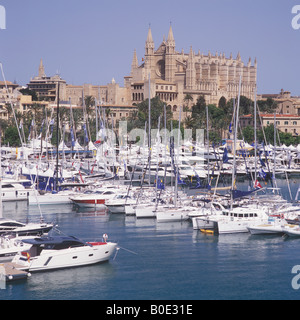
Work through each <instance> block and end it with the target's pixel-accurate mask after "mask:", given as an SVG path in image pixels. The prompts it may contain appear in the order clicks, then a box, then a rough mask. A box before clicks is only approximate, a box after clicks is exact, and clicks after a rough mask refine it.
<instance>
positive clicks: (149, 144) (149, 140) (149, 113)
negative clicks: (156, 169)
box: [148, 72, 151, 186]
mask: <svg viewBox="0 0 300 320" xmlns="http://www.w3.org/2000/svg"><path fill="white" fill-rule="evenodd" d="M150 86H151V74H150V72H149V99H148V147H149V159H148V160H149V179H148V182H149V186H150V184H151V100H150V99H151V96H150V95H151V88H150Z"/></svg>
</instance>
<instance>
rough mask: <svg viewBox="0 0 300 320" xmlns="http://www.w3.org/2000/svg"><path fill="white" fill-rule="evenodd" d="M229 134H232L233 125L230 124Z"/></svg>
mask: <svg viewBox="0 0 300 320" xmlns="http://www.w3.org/2000/svg"><path fill="white" fill-rule="evenodd" d="M229 132H230V133H232V123H231V122H230V124H229Z"/></svg>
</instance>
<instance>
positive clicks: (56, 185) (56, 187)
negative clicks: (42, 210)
mask: <svg viewBox="0 0 300 320" xmlns="http://www.w3.org/2000/svg"><path fill="white" fill-rule="evenodd" d="M56 126H57V127H56V184H55V190H56V191H58V144H59V140H58V129H59V82H57V108H56Z"/></svg>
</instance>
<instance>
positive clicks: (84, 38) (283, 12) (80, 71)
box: [0, 0, 300, 96]
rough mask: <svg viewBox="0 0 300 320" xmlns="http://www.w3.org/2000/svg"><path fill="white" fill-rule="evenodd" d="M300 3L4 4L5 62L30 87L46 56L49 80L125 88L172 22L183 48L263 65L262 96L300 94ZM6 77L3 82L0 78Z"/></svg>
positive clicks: (10, 75) (1, 57)
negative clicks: (298, 20) (149, 44)
mask: <svg viewBox="0 0 300 320" xmlns="http://www.w3.org/2000/svg"><path fill="white" fill-rule="evenodd" d="M297 4H299V5H300V0H276V1H274V0H251V1H250V0H248V1H244V0H185V1H177V0H173V1H171V0H159V1H158V0H151V1H144V0H139V1H137V0H126V1H124V0H114V1H101V0H86V1H78V0H60V1H58V0H51V1H44V0H27V1H24V0H0V5H3V6H4V7H5V9H6V21H7V23H6V30H0V43H1V45H0V61H1V62H2V64H3V67H4V72H5V76H6V79H7V80H10V81H14V80H16V81H17V82H18V83H19V84H22V85H26V84H27V83H28V82H29V80H30V78H31V77H33V76H35V75H37V72H38V66H39V61H40V59H41V58H42V59H43V61H44V65H45V71H46V74H47V75H49V76H50V75H54V74H55V73H56V72H57V71H58V72H59V73H60V75H61V77H62V78H64V79H65V80H66V81H67V83H69V84H77V85H80V84H83V83H92V84H101V85H105V84H107V83H109V82H110V81H111V80H112V78H113V77H114V78H115V80H116V81H117V82H118V83H119V84H120V85H121V86H123V83H124V82H123V77H124V76H127V75H129V74H130V66H131V61H132V57H133V51H134V49H136V51H137V55H138V59H139V62H141V59H142V57H143V55H144V47H145V41H146V37H147V32H148V27H149V23H150V24H151V29H152V35H153V40H154V42H155V47H156V48H158V46H159V45H160V43H161V42H162V40H163V36H164V35H165V36H167V34H168V30H169V26H170V22H172V28H173V33H174V37H175V41H176V50H177V51H181V50H182V49H184V51H185V52H189V48H190V46H192V47H193V49H194V50H195V51H196V52H198V50H200V51H201V52H203V53H204V54H207V53H208V52H209V51H210V52H211V53H212V54H214V53H215V52H216V51H218V52H219V53H220V52H222V53H223V52H224V53H225V55H226V57H229V56H230V53H232V54H233V56H234V57H236V55H237V53H238V52H240V54H241V57H242V60H243V61H244V62H245V63H247V62H248V59H249V57H251V58H252V61H254V59H255V57H256V58H257V61H258V92H259V93H277V92H279V91H280V90H281V88H283V89H284V90H289V91H291V92H292V95H299V96H300V83H299V76H300V29H299V30H294V29H293V28H292V26H291V20H292V18H293V16H294V15H293V14H292V12H291V10H292V7H293V6H294V5H297ZM0 80H2V79H0Z"/></svg>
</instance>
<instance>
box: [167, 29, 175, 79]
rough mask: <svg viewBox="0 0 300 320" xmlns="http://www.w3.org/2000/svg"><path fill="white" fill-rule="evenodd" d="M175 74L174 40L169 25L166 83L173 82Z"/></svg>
mask: <svg viewBox="0 0 300 320" xmlns="http://www.w3.org/2000/svg"><path fill="white" fill-rule="evenodd" d="M175 72H176V60H175V40H174V35H173V30H172V26H171V25H170V29H169V34H168V39H167V43H166V70H165V74H166V81H170V82H174V80H175Z"/></svg>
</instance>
